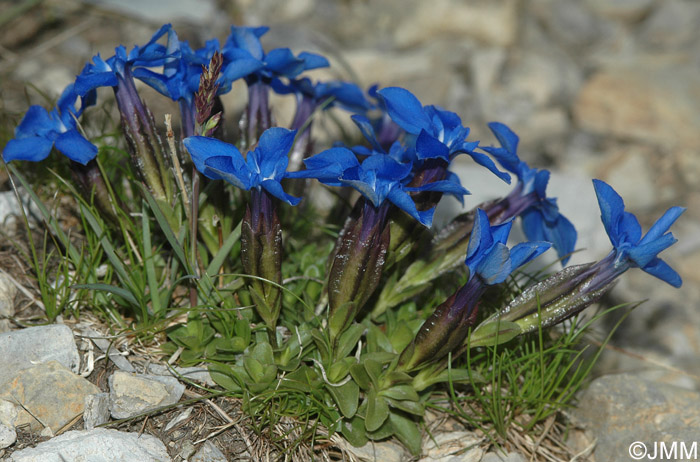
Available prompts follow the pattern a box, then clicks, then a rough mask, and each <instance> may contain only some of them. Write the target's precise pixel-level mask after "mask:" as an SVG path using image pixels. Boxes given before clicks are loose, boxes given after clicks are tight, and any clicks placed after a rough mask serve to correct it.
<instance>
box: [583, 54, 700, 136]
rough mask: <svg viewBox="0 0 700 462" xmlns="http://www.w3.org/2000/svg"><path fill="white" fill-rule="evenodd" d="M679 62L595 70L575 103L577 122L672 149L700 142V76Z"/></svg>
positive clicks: (593, 129) (597, 130)
mask: <svg viewBox="0 0 700 462" xmlns="http://www.w3.org/2000/svg"><path fill="white" fill-rule="evenodd" d="M673 64H674V62H673V60H665V59H659V60H653V61H650V62H648V63H645V64H635V65H620V66H613V67H610V68H608V69H604V70H601V71H599V72H597V73H595V74H594V75H593V76H592V77H591V78H589V79H588V81H586V82H585V83H584V85H583V87H582V88H581V91H580V93H579V95H578V97H577V99H576V102H575V103H574V117H575V120H576V122H577V124H578V125H579V126H580V127H581V128H582V129H583V130H588V131H591V132H593V133H596V134H599V135H603V136H608V137H617V138H621V139H632V140H637V141H640V142H646V143H652V144H655V145H657V146H663V147H664V148H666V149H675V148H678V147H680V146H698V145H699V144H700V131H699V130H698V120H700V101H698V99H697V98H696V97H695V96H694V95H697V94H699V93H700V74H698V73H697V70H695V69H694V68H693V67H692V66H683V65H680V64H679V63H676V65H673Z"/></svg>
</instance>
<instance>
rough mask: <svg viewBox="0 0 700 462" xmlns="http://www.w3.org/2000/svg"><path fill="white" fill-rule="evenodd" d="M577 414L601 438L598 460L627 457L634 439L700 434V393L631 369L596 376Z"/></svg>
mask: <svg viewBox="0 0 700 462" xmlns="http://www.w3.org/2000/svg"><path fill="white" fill-rule="evenodd" d="M574 417H575V418H576V419H577V420H580V421H581V422H582V423H583V424H584V425H586V428H587V429H588V430H589V431H590V432H591V433H592V434H593V436H594V437H595V438H596V439H597V445H596V448H595V451H594V455H595V458H596V460H606V461H608V460H609V461H622V460H629V459H628V451H629V450H630V445H631V444H632V443H634V442H642V443H645V444H646V445H647V447H648V448H649V449H650V450H651V449H653V448H652V445H653V444H654V443H655V442H656V443H660V442H667V443H670V442H673V441H685V442H689V444H690V442H692V441H695V440H696V439H697V435H698V434H700V394H698V393H697V392H693V391H688V390H683V389H681V388H677V387H673V386H669V385H664V384H658V383H654V382H648V381H645V380H641V379H639V377H637V376H635V375H631V374H619V375H608V376H603V377H600V378H598V379H596V380H594V381H593V382H592V383H591V385H590V386H589V388H588V389H587V390H586V391H585V392H584V393H583V395H582V396H581V399H580V400H579V407H578V408H577V409H576V410H575V411H574Z"/></svg>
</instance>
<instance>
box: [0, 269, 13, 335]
mask: <svg viewBox="0 0 700 462" xmlns="http://www.w3.org/2000/svg"><path fill="white" fill-rule="evenodd" d="M15 295H17V286H15V284H14V283H13V282H12V281H11V280H10V278H9V276H7V275H5V274H0V333H1V332H7V331H9V330H10V321H9V319H7V318H11V317H12V316H14V315H15Z"/></svg>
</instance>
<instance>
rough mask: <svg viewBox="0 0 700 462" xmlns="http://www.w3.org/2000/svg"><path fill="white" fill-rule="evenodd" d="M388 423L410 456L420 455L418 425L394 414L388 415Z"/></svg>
mask: <svg viewBox="0 0 700 462" xmlns="http://www.w3.org/2000/svg"><path fill="white" fill-rule="evenodd" d="M389 422H390V423H391V426H392V427H393V429H394V434H395V435H396V437H397V438H398V439H399V441H401V442H402V443H403V444H404V445H405V446H406V447H407V448H408V450H409V451H411V454H413V455H414V456H418V455H420V452H421V444H422V437H421V432H420V429H419V428H418V425H417V424H416V423H415V422H414V421H413V420H411V419H409V418H408V417H404V416H402V415H399V414H397V413H394V412H392V413H391V414H390V415H389Z"/></svg>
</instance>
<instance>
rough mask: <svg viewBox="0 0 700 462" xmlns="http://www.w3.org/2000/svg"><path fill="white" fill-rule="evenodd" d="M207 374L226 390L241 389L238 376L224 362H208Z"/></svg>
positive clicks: (237, 390)
mask: <svg viewBox="0 0 700 462" xmlns="http://www.w3.org/2000/svg"><path fill="white" fill-rule="evenodd" d="M209 375H211V378H212V380H213V381H214V382H216V384H217V385H219V386H220V387H222V388H224V389H226V390H229V391H235V392H239V391H241V390H242V388H241V385H240V381H239V379H238V377H237V376H236V374H235V373H234V372H233V370H232V369H231V367H230V366H228V365H226V364H218V363H210V364H209Z"/></svg>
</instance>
